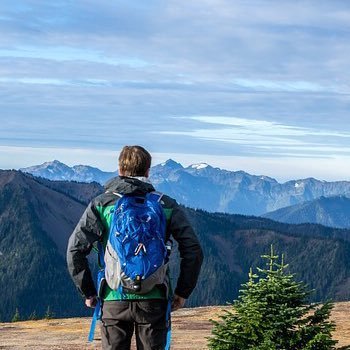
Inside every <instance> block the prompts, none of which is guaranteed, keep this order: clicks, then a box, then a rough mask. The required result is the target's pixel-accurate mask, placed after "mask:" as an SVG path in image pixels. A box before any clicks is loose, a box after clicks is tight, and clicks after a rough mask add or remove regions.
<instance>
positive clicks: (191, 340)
mask: <svg viewBox="0 0 350 350" xmlns="http://www.w3.org/2000/svg"><path fill="white" fill-rule="evenodd" d="M221 309H222V308H221V307H200V308H195V309H182V310H179V311H177V312H175V313H174V314H173V328H172V330H173V332H172V334H173V342H172V349H176V350H190V349H191V350H192V349H198V350H199V349H206V348H207V347H206V343H207V337H208V336H210V330H211V323H210V322H209V321H208V320H209V319H210V318H216V316H217V314H218V313H219V312H220V310H221ZM332 319H333V320H334V321H335V322H336V325H337V329H336V332H335V334H334V338H336V339H338V340H339V344H338V346H339V348H342V349H345V346H347V345H350V302H347V303H337V304H336V306H335V308H334V310H333V313H332ZM90 322H91V319H89V318H71V319H54V320H39V321H25V322H18V323H0V349H1V350H5V349H6V350H7V349H13V350H16V349H28V350H29V349H36V350H42V349H52V350H53V349H55V350H68V349H75V350H83V349H84V350H94V349H100V348H101V345H100V344H101V341H100V333H99V329H98V328H97V331H96V334H95V338H96V340H95V341H94V343H92V344H88V343H87V335H88V331H89V327H90ZM133 349H135V347H134V346H133ZM349 349H350V348H349Z"/></svg>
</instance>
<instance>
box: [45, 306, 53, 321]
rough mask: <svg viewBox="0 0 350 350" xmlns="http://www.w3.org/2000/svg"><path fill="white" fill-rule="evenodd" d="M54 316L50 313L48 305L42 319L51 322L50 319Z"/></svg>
mask: <svg viewBox="0 0 350 350" xmlns="http://www.w3.org/2000/svg"><path fill="white" fill-rule="evenodd" d="M54 316H55V314H54V312H52V311H51V308H50V305H49V306H48V307H47V309H46V312H45V315H44V318H45V319H46V320H51V319H52V318H54Z"/></svg>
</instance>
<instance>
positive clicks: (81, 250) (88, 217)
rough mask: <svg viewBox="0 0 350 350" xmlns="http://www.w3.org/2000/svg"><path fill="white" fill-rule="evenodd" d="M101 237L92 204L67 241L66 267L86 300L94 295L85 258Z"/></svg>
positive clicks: (98, 222) (100, 227)
mask: <svg viewBox="0 0 350 350" xmlns="http://www.w3.org/2000/svg"><path fill="white" fill-rule="evenodd" d="M101 235H102V223H101V220H100V217H99V215H98V213H97V212H96V209H95V208H94V206H93V204H92V202H91V203H90V204H89V205H88V207H87V208H86V210H85V212H84V214H83V216H82V217H81V219H80V220H79V222H78V224H77V226H76V228H75V229H74V231H73V233H72V235H71V236H70V238H69V241H68V248H67V265H68V271H69V273H70V275H71V277H72V279H73V282H74V284H75V285H76V287H77V288H78V290H79V291H80V293H81V294H82V295H83V296H84V297H86V298H88V297H91V296H94V295H96V287H95V285H94V282H93V279H92V276H91V271H90V268H89V262H88V259H87V256H88V255H89V253H90V252H91V249H92V246H93V243H94V242H96V241H97V240H99V239H100V237H101Z"/></svg>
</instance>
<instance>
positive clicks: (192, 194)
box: [21, 159, 350, 215]
mask: <svg viewBox="0 0 350 350" xmlns="http://www.w3.org/2000/svg"><path fill="white" fill-rule="evenodd" d="M44 164H47V163H44ZM61 164H63V163H61ZM40 167H41V166H39V168H37V170H35V167H31V168H23V169H21V171H24V172H31V173H32V174H33V175H36V176H41V177H47V178H48V179H51V180H58V179H62V177H64V178H66V180H75V181H85V182H86V181H87V180H88V179H90V180H92V179H94V180H95V181H96V182H99V183H100V184H101V183H103V182H104V181H105V180H106V178H107V177H108V176H115V175H116V172H109V173H108V172H105V173H104V175H103V176H104V177H103V178H101V177H99V175H98V174H99V173H96V172H93V171H92V172H91V171H90V170H89V171H90V172H89V171H88V170H86V171H82V172H81V174H86V173H89V174H90V175H89V176H90V177H86V176H85V175H84V176H83V175H81V176H80V175H79V174H77V173H74V174H75V175H74V176H72V177H69V176H68V175H69V173H70V172H67V173H66V175H64V176H63V175H62V173H61V172H59V173H57V176H56V175H55V173H54V172H52V171H53V170H52V169H50V170H52V171H51V172H49V173H48V172H47V171H46V170H45V171H42V169H41V168H40ZM79 167H84V166H82V165H81V166H79ZM73 168H74V167H72V168H70V169H71V171H73V170H72V169H73ZM40 169H41V170H40ZM93 169H95V170H96V169H97V168H93ZM97 170H99V169H97ZM97 170H96V171H97ZM100 172H101V171H100ZM91 174H95V175H94V176H96V177H95V178H92V177H91V176H92V175H91ZM150 179H151V181H152V183H153V184H154V185H155V187H156V189H157V190H159V191H161V192H164V193H167V194H169V195H171V196H172V197H173V198H175V199H176V200H177V201H178V202H179V203H181V204H183V205H186V206H189V207H193V208H200V209H204V210H208V211H210V212H227V213H232V214H244V215H263V214H265V213H267V212H270V211H274V210H277V209H280V208H283V207H287V206H290V205H294V204H299V203H302V202H305V201H309V200H313V199H316V198H319V197H321V196H326V197H329V196H336V195H345V196H347V197H350V181H334V182H327V181H323V180H317V179H314V178H306V179H299V180H290V181H287V182H284V183H279V182H278V181H277V180H276V179H274V178H271V177H268V176H264V175H251V174H249V173H247V172H245V171H242V170H239V171H229V170H223V169H220V168H214V167H212V166H210V165H208V164H206V163H198V164H192V165H189V166H188V167H186V168H185V167H183V166H182V165H181V164H180V163H177V162H175V161H174V160H172V159H169V160H167V161H166V162H164V163H161V164H157V165H155V166H153V167H152V168H151V175H150Z"/></svg>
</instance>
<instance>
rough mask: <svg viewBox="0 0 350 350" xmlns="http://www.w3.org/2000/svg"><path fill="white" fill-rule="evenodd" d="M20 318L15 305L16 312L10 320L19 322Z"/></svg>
mask: <svg viewBox="0 0 350 350" xmlns="http://www.w3.org/2000/svg"><path fill="white" fill-rule="evenodd" d="M20 320H21V316H20V314H19V311H18V308H17V307H16V312H15V314H14V315H13V317H12V320H11V322H19V321H20Z"/></svg>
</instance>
